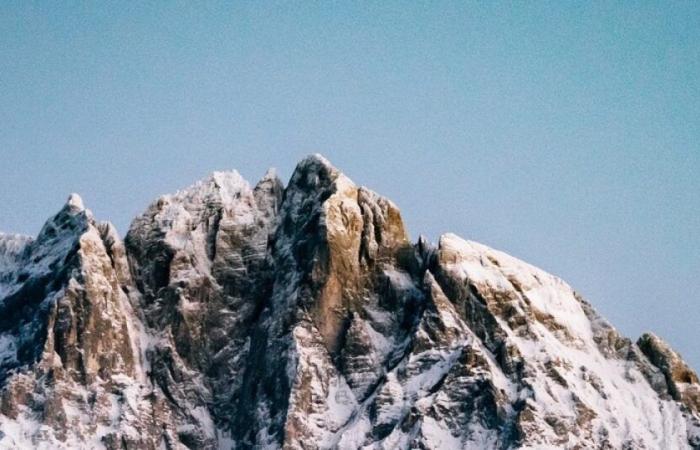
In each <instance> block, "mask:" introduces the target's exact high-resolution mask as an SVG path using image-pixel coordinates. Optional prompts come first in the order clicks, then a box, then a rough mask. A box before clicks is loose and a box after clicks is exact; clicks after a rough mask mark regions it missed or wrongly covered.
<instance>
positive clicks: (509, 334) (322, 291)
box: [0, 155, 700, 449]
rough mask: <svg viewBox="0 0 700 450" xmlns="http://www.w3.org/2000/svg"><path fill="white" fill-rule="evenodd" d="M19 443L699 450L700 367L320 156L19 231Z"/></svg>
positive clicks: (8, 336)
mask: <svg viewBox="0 0 700 450" xmlns="http://www.w3.org/2000/svg"><path fill="white" fill-rule="evenodd" d="M0 383H1V385H2V399H1V400H0V430H1V432H0V447H8V448H19V447H27V448H98V447H103V448H110V449H117V448H127V449H128V448H134V449H136V448H138V449H142V448H146V449H155V448H236V449H245V448H282V447H284V448H289V449H297V448H298V449H309V448H343V449H355V448H376V449H380V448H387V449H388V448H392V449H393V448H434V449H438V448H440V449H444V448H504V449H505V448H661V447H665V448H700V384H698V378H697V375H696V374H695V372H693V371H692V369H690V368H689V367H688V366H687V364H685V363H684V362H683V360H682V359H681V358H680V356H679V355H677V354H676V353H675V352H673V350H671V349H670V348H669V347H668V345H667V344H665V343H664V342H663V341H662V340H660V339H659V338H658V337H656V336H654V335H651V334H649V335H644V336H642V337H641V338H640V340H639V341H638V342H637V343H633V342H631V341H630V340H628V339H626V338H624V337H622V336H620V335H619V333H617V331H616V330H615V329H614V328H613V327H612V326H611V325H610V324H609V323H607V322H606V321H605V320H604V319H602V318H601V317H600V316H599V315H598V314H597V313H596V312H595V310H594V309H593V308H592V307H591V305H590V304H589V303H587V302H586V301H585V300H584V299H582V298H581V297H580V296H579V295H578V294H577V293H575V292H574V291H573V290H572V289H571V288H570V287H569V286H568V285H566V283H564V282H563V281H561V280H560V279H558V278H556V277H553V276H552V275H549V274H547V273H545V272H543V271H541V270H539V269H536V268H534V267H532V266H529V265H527V264H525V263H523V262H521V261H518V260H517V259H515V258H512V257H510V256H508V255H506V254H504V253H501V252H498V251H495V250H492V249H490V248H488V247H485V246H483V245H480V244H477V243H474V242H470V241H464V240H462V239H461V238H459V237H457V236H455V235H451V234H447V235H444V236H442V237H441V238H440V240H439V243H438V245H437V246H436V247H434V246H432V245H430V244H429V243H428V242H427V241H426V240H425V239H423V238H419V240H418V242H417V243H415V244H413V243H411V241H410V240H409V237H408V234H407V232H406V229H405V227H404V224H403V221H402V219H401V216H400V213H399V210H398V208H397V207H396V206H395V205H394V204H393V203H392V202H390V201H389V200H387V199H385V198H383V197H380V196H378V195H377V194H375V193H373V192H371V191H369V190H368V189H366V188H363V187H358V186H356V185H355V184H354V183H353V182H352V181H351V180H350V179H348V178H347V177H346V176H345V175H343V174H342V173H340V172H339V171H338V170H337V169H336V168H334V167H333V166H332V165H331V164H330V163H329V162H328V161H327V160H325V159H324V158H323V157H321V156H319V155H313V156H310V157H308V158H306V159H304V160H303V161H301V162H300V163H299V164H298V166H297V168H296V170H295V171H294V173H293V175H292V177H291V179H290V182H289V184H288V185H287V186H286V187H285V186H284V185H283V184H282V182H281V181H280V180H279V178H278V177H277V176H276V175H275V173H274V172H273V171H271V172H268V173H267V174H266V175H265V177H264V178H263V179H262V180H261V181H260V182H259V183H258V184H257V185H256V186H254V187H251V186H250V185H248V183H247V182H246V181H245V180H243V179H242V178H241V177H240V175H239V174H238V173H236V172H217V173H214V174H213V175H212V176H211V177H209V178H207V179H205V180H203V181H201V182H198V183H196V184H195V185H193V186H191V187H190V188H187V189H185V190H183V191H181V192H178V193H176V194H174V195H166V196H163V197H161V198H159V199H158V200H156V201H155V202H154V203H153V204H151V205H150V206H149V207H148V209H147V210H146V212H144V214H142V215H141V216H139V217H137V218H136V219H135V220H134V222H133V223H132V225H131V228H130V230H129V232H128V234H127V236H126V238H125V241H124V243H122V241H121V240H120V239H119V237H118V236H117V234H116V231H115V230H114V228H113V227H112V226H111V225H109V224H108V223H99V222H97V221H95V219H94V218H93V217H92V214H91V213H90V212H89V211H88V210H86V209H85V208H84V206H83V205H82V201H81V200H80V198H79V197H77V196H71V197H70V198H69V201H68V202H67V204H66V205H65V206H64V208H63V209H62V210H61V211H60V212H59V213H58V214H57V215H56V216H54V217H53V218H51V219H49V221H48V222H47V224H46V225H45V226H44V228H43V229H42V231H41V232H40V234H39V235H38V236H37V238H36V239H31V238H26V237H17V236H10V235H0Z"/></svg>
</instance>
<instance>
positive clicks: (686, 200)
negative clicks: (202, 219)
mask: <svg viewBox="0 0 700 450" xmlns="http://www.w3.org/2000/svg"><path fill="white" fill-rule="evenodd" d="M312 152H320V153H323V154H325V155H326V156H327V157H328V158H329V159H330V160H331V161H332V162H334V164H335V165H336V166H338V167H339V168H341V169H342V170H343V171H345V172H346V173H347V174H348V175H349V176H350V177H351V178H353V179H354V180H355V181H356V182H358V183H361V184H365V185H367V186H369V187H371V188H373V189H374V190H376V191H378V192H380V193H382V194H384V195H386V196H388V197H390V198H392V199H393V200H394V201H395V202H396V203H397V204H398V205H399V206H400V207H401V209H402V210H403V213H404V218H405V220H406V222H407V223H408V226H409V229H410V230H411V232H412V236H413V237H417V235H418V234H419V233H424V234H427V235H428V236H429V237H430V238H432V239H436V238H437V236H439V235H440V234H441V233H443V232H445V231H453V232H456V233H457V234H460V235H461V236H463V237H466V238H469V239H473V240H477V241H481V242H484V243H486V244H489V245H491V246H494V247H496V248H499V249H503V250H506V251H508V252H510V253H512V254H514V255H516V256H518V257H521V258H523V259H525V260H527V261H529V262H532V263H534V264H537V265H539V266H541V267H543V268H545V269H547V270H549V271H551V272H553V273H555V274H558V275H560V276H561V277H563V278H564V279H566V280H567V281H569V283H570V284H572V285H573V286H575V287H576V288H578V289H579V290H580V291H581V292H582V293H583V294H584V295H585V296H587V297H588V298H589V299H590V301H591V302H592V303H593V304H594V305H595V306H596V307H597V308H598V309H599V310H600V311H601V312H602V313H603V314H605V315H606V316H607V317H608V318H609V319H610V320H611V321H612V322H613V323H614V324H615V325H616V326H617V327H618V328H620V329H621V330H622V331H623V332H624V333H625V334H627V335H629V336H631V337H632V338H634V339H636V337H637V336H638V335H639V334H640V333H641V332H642V331H644V330H648V329H650V330H653V331H655V332H657V333H658V334H660V335H662V336H663V337H664V338H666V339H667V340H669V341H670V342H671V343H672V344H673V345H674V347H675V348H676V349H678V350H679V351H680V352H681V353H682V354H683V355H684V356H686V357H687V358H688V359H689V360H690V361H691V362H692V363H693V364H694V365H695V367H696V368H700V346H699V345H698V337H700V335H699V333H698V323H700V2H593V3H590V2H551V3H547V2H515V3H498V4H496V3H494V2H481V3H475V4H468V3H466V2H455V3H449V2H425V3H419V2H371V3H370V2H352V3H349V2H342V3H341V2H308V3H302V2H279V3H265V4H263V3H262V2H256V3H238V4H237V5H232V4H224V3H213V2H207V3H206V5H205V6H201V5H200V6H194V4H190V3H186V2H182V3H177V2H149V3H148V4H145V5H144V4H139V3H137V2H112V3H108V2H105V3H101V4H99V5H98V4H97V3H96V2H71V3H68V2H36V3H34V2H24V1H22V2H2V5H0V205H2V206H1V209H0V212H1V213H0V229H1V230H3V231H12V232H22V233H29V234H35V233H36V232H37V231H38V230H39V228H40V226H41V225H42V223H43V221H44V220H45V219H46V218H47V217H48V216H49V215H50V214H52V213H53V212H55V211H56V210H57V209H58V208H59V207H60V206H61V205H62V203H63V202H64V201H65V199H66V197H67V195H68V193H69V192H72V191H76V192H79V193H81V194H82V196H83V198H84V199H85V202H86V203H87V205H88V206H89V207H90V208H91V209H93V211H94V212H95V213H96V215H97V216H98V217H99V218H102V219H109V220H111V221H113V222H115V223H116V224H117V226H118V228H119V229H120V231H121V232H122V234H123V233H125V232H126V229H127V227H128V223H129V220H130V219H131V218H132V217H133V216H134V215H136V214H137V213H139V212H140V211H142V210H143V209H144V208H145V207H146V205H147V204H148V203H149V202H150V201H151V200H152V199H154V198H155V197H157V196H158V195H159V194H162V193H167V192H171V191H174V190H176V189H177V188H180V187H184V186H186V185H188V184H190V183H191V182H193V181H195V180H196V179H199V178H202V177H203V176H205V175H206V174H207V173H208V172H211V171H213V170H222V169H232V168H236V169H238V170H239V171H240V172H241V173H242V174H243V175H244V176H246V177H247V178H248V179H250V180H251V181H254V180H255V179H256V178H259V177H260V176H262V174H263V173H264V171H265V169H266V168H267V167H268V166H275V167H277V168H278V169H279V171H280V173H281V174H282V176H283V178H286V177H288V176H289V175H290V173H291V171H292V169H293V167H294V164H295V162H296V161H298V160H299V159H300V158H301V157H303V156H304V155H306V154H308V153H312Z"/></svg>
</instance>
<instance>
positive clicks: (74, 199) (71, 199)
mask: <svg viewBox="0 0 700 450" xmlns="http://www.w3.org/2000/svg"><path fill="white" fill-rule="evenodd" d="M66 207H68V208H70V209H71V210H72V211H75V212H81V211H84V210H85V205H84V204H83V199H82V198H81V197H80V195H78V194H76V193H75V192H74V193H72V194H70V195H69V196H68V200H66Z"/></svg>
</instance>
